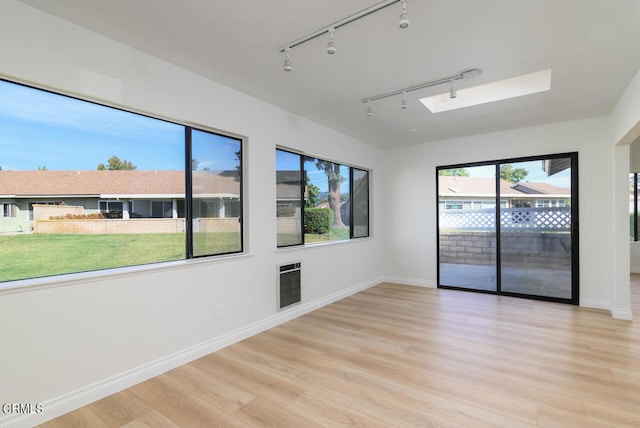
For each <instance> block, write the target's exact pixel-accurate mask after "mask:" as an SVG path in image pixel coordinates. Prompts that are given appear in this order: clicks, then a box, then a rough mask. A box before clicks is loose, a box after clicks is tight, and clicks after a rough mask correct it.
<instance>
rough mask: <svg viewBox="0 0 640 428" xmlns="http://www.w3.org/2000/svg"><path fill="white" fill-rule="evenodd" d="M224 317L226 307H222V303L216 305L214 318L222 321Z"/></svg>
mask: <svg viewBox="0 0 640 428" xmlns="http://www.w3.org/2000/svg"><path fill="white" fill-rule="evenodd" d="M223 316H224V306H222V303H216V305H215V306H214V307H213V317H214V318H215V319H220V318H222V317H223Z"/></svg>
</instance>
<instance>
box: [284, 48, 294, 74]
mask: <svg viewBox="0 0 640 428" xmlns="http://www.w3.org/2000/svg"><path fill="white" fill-rule="evenodd" d="M284 53H285V55H286V57H285V59H284V71H291V70H293V66H292V65H291V48H285V50H284Z"/></svg>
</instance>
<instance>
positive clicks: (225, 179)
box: [0, 170, 240, 232]
mask: <svg viewBox="0 0 640 428" xmlns="http://www.w3.org/2000/svg"><path fill="white" fill-rule="evenodd" d="M192 189H193V200H194V203H193V210H194V213H193V217H194V218H198V217H214V218H229V217H239V216H240V202H239V201H240V199H239V196H240V182H239V181H238V177H237V172H236V171H223V172H210V171H193V183H192ZM0 204H1V205H2V212H1V213H0V214H1V216H0V232H25V231H30V230H31V229H32V226H33V222H34V221H35V220H46V219H49V217H50V215H51V213H53V212H55V215H56V216H64V215H66V214H70V215H79V214H80V215H89V214H97V213H106V214H108V216H109V217H110V218H120V219H137V218H142V219H144V218H173V219H177V218H184V213H185V174H184V171H142V170H122V171H109V170H103V171H98V170H95V171H90V170H83V171H49V170H44V171H4V170H0ZM47 206H49V207H50V208H51V209H47ZM53 207H55V208H53ZM38 212H40V213H42V214H40V216H41V217H40V218H39V217H38V215H39V214H38Z"/></svg>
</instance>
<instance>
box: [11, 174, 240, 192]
mask: <svg viewBox="0 0 640 428" xmlns="http://www.w3.org/2000/svg"><path fill="white" fill-rule="evenodd" d="M236 177H237V172H235V171H225V172H217V173H213V172H210V171H194V173H193V189H194V193H196V194H198V193H200V194H202V193H206V194H208V195H211V194H216V195H235V196H236V197H237V195H238V194H239V191H240V183H239V182H238V181H237V180H236ZM184 189H185V174H184V171H144V170H140V171H139V170H128V171H126V170H123V171H110V170H103V171H98V170H95V171H91V170H82V171H49V170H44V171H0V194H1V195H7V196H9V195H11V196H15V197H50V196H96V197H99V196H104V195H110V196H128V195H129V196H138V197H140V196H147V197H150V196H174V197H178V196H181V195H184V193H185V190H184Z"/></svg>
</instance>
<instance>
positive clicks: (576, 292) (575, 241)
mask: <svg viewBox="0 0 640 428" xmlns="http://www.w3.org/2000/svg"><path fill="white" fill-rule="evenodd" d="M561 158H569V159H570V160H571V231H570V234H571V297H570V298H560V297H551V296H541V295H533V294H522V293H514V292H505V291H502V278H501V270H502V269H501V266H502V260H501V251H500V250H501V248H500V245H501V235H500V211H501V206H500V199H501V194H500V165H502V164H509V163H518V162H529V161H537V160H541V161H542V160H551V159H561ZM491 165H494V166H495V180H496V186H495V194H496V196H495V203H496V205H495V206H496V210H495V224H496V228H495V233H496V263H495V268H496V290H495V291H491V290H478V289H473V288H465V287H458V286H452V285H442V284H441V277H440V194H439V193H440V192H439V177H440V171H442V170H447V169H454V168H471V167H478V166H491ZM435 174H436V263H437V287H438V288H442V289H450V290H462V291H470V292H476V293H485V294H494V295H501V296H512V297H521V298H526V299H533V300H544V301H550V302H558V303H567V304H572V305H578V304H579V302H580V275H579V273H580V272H579V271H580V266H579V265H580V263H579V261H580V252H579V248H580V245H579V243H580V233H579V232H580V227H579V209H578V207H579V199H578V194H579V192H578V153H577V152H568V153H554V154H546V155H539V156H527V157H520V158H508V159H499V160H493V161H481V162H469V163H461V164H454V165H444V166H437V167H436V171H435Z"/></svg>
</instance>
